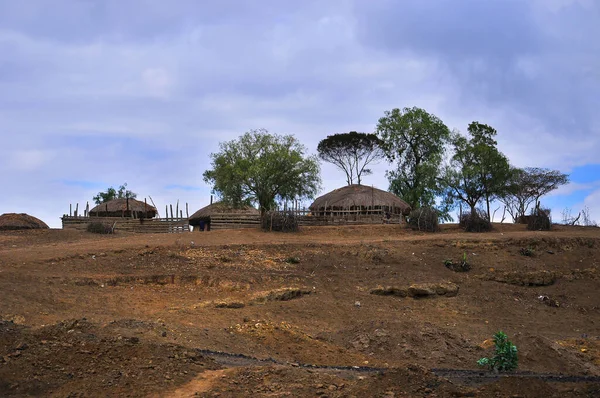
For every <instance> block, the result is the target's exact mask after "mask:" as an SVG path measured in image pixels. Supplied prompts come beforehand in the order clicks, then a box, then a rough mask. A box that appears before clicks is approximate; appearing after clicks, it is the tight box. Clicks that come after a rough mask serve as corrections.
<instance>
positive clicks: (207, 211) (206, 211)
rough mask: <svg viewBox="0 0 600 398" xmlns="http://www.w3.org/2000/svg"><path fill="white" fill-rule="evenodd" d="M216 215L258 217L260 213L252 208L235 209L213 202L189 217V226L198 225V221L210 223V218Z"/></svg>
mask: <svg viewBox="0 0 600 398" xmlns="http://www.w3.org/2000/svg"><path fill="white" fill-rule="evenodd" d="M216 213H229V214H232V213H233V214H244V215H250V216H258V215H260V211H258V210H257V209H255V208H254V207H252V206H244V207H241V208H235V207H232V206H230V205H228V204H225V203H223V202H215V203H213V204H212V205H208V206H205V207H203V208H201V209H200V210H198V211H197V212H195V213H194V214H192V215H191V216H190V220H189V222H190V225H199V224H200V221H210V216H211V215H213V214H216Z"/></svg>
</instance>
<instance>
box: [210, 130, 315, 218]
mask: <svg viewBox="0 0 600 398" xmlns="http://www.w3.org/2000/svg"><path fill="white" fill-rule="evenodd" d="M219 147H220V150H219V152H217V153H212V154H211V155H210V156H211V158H212V169H211V170H206V171H205V172H204V174H203V175H204V181H206V182H207V183H209V184H211V185H212V186H213V190H214V192H215V193H216V194H217V195H219V196H220V197H221V199H222V201H223V202H225V203H228V204H231V205H233V206H243V205H247V204H258V206H259V209H260V211H261V213H264V212H265V211H267V210H269V209H270V208H272V207H274V206H275V203H276V200H293V199H312V198H313V197H314V196H315V194H316V193H317V191H318V190H319V188H320V184H321V178H320V168H319V161H318V159H317V158H316V156H308V155H306V148H305V147H304V146H303V145H302V144H300V143H299V142H298V140H296V138H295V137H294V136H292V135H283V136H282V135H276V134H269V132H268V131H267V130H265V129H260V130H251V131H249V132H247V133H245V134H244V135H242V136H241V137H240V138H238V139H237V140H232V141H227V142H222V143H220V144H219Z"/></svg>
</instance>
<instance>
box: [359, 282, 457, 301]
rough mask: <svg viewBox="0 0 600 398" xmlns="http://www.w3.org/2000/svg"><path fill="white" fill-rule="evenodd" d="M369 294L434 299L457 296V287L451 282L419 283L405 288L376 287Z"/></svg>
mask: <svg viewBox="0 0 600 398" xmlns="http://www.w3.org/2000/svg"><path fill="white" fill-rule="evenodd" d="M371 294H375V295H377V296H397V297H413V298H423V297H435V296H446V297H454V296H456V295H457V294H458V285H456V284H455V283H452V282H441V283H420V284H412V285H410V286H409V287H406V288H400V287H393V286H388V287H381V286H379V287H376V288H375V289H372V290H371Z"/></svg>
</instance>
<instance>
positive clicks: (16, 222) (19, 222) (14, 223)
mask: <svg viewBox="0 0 600 398" xmlns="http://www.w3.org/2000/svg"><path fill="white" fill-rule="evenodd" d="M48 228H49V227H48V225H46V223H45V222H43V221H42V220H40V219H39V218H35V217H33V216H30V215H29V214H25V213H20V214H17V213H4V214H2V215H1V216H0V231H16V230H21V229H48Z"/></svg>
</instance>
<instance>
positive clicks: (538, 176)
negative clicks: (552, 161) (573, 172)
mask: <svg viewBox="0 0 600 398" xmlns="http://www.w3.org/2000/svg"><path fill="white" fill-rule="evenodd" d="M568 182H569V175H568V174H564V173H561V172H560V171H558V170H550V169H543V168H538V167H525V168H524V169H520V168H516V167H512V168H511V172H510V179H509V181H508V184H507V189H506V190H505V192H504V193H503V194H502V195H501V196H500V197H499V200H500V201H501V202H502V203H503V204H504V205H505V206H506V210H507V211H508V213H509V214H510V215H511V217H512V218H513V221H514V222H517V220H518V219H519V218H520V217H522V216H525V215H526V213H527V209H528V208H529V206H530V205H531V204H534V205H537V203H539V201H540V198H541V197H542V196H544V195H547V194H548V193H550V192H552V191H554V190H555V189H557V188H558V187H560V186H561V185H565V184H567V183H568Z"/></svg>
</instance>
